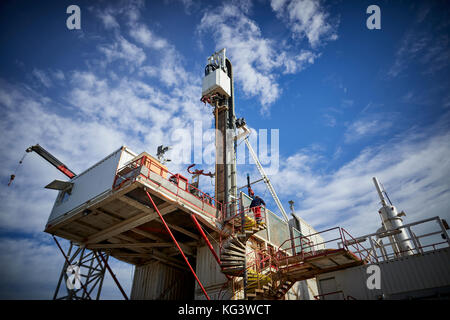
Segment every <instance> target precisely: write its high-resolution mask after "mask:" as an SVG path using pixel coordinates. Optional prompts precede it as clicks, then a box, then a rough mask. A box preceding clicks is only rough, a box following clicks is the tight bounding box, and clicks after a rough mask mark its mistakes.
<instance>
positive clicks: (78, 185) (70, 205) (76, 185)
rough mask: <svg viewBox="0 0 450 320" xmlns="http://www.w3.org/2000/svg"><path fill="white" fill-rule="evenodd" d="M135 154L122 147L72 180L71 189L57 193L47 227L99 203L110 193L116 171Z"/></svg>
mask: <svg viewBox="0 0 450 320" xmlns="http://www.w3.org/2000/svg"><path fill="white" fill-rule="evenodd" d="M134 157H136V154H135V153H134V152H132V151H131V150H129V149H128V148H127V147H125V146H122V147H120V148H119V149H118V150H116V151H114V152H113V153H111V154H110V155H109V156H107V157H106V158H104V159H103V160H101V161H99V162H97V163H96V164H94V165H93V166H92V167H90V168H89V169H87V170H85V171H84V172H82V173H80V174H79V175H77V176H75V177H74V178H72V179H71V180H70V181H69V182H70V183H71V184H72V187H71V188H70V189H68V190H65V191H59V193H58V196H57V197H56V200H55V203H54V205H53V209H52V211H51V213H50V217H49V218H48V222H47V227H46V229H47V228H48V227H50V226H51V225H54V224H56V223H59V222H60V221H62V220H65V219H67V218H70V217H71V216H72V215H73V214H75V213H76V212H78V211H79V209H80V208H81V207H82V206H83V205H85V204H87V203H88V202H89V203H92V202H95V201H97V200H98V201H99V200H101V199H103V198H104V197H106V196H107V195H108V194H109V193H110V192H111V191H112V186H113V183H114V178H115V176H116V172H117V169H119V168H121V167H123V166H124V165H125V164H126V163H127V162H129V161H131V160H132V159H133V158H134Z"/></svg>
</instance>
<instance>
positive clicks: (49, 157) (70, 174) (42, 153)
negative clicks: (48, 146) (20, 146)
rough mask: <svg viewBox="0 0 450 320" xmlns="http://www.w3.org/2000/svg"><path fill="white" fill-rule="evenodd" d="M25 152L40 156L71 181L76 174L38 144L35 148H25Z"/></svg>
mask: <svg viewBox="0 0 450 320" xmlns="http://www.w3.org/2000/svg"><path fill="white" fill-rule="evenodd" d="M25 151H26V152H32V151H34V152H36V153H37V154H38V155H40V156H41V157H42V158H44V159H45V160H47V161H48V162H50V164H52V165H53V166H54V167H55V168H56V169H58V170H59V171H61V172H62V173H64V174H65V175H66V176H67V177H69V178H70V179H72V178H73V177H75V176H76V174H75V173H74V172H73V171H72V170H70V169H69V168H67V167H66V165H65V164H64V163H62V162H61V161H59V160H58V159H56V158H55V157H54V156H53V155H52V154H51V153H50V152H48V151H47V150H45V149H44V148H42V147H41V146H40V145H39V144H37V145H35V146H31V147H29V148H27V150H25Z"/></svg>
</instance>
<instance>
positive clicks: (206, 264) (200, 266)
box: [195, 241, 227, 299]
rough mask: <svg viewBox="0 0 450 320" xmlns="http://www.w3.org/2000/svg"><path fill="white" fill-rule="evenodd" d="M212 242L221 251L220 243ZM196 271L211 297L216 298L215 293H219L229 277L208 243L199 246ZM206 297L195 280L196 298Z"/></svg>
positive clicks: (216, 249) (215, 248)
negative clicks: (222, 269)
mask: <svg viewBox="0 0 450 320" xmlns="http://www.w3.org/2000/svg"><path fill="white" fill-rule="evenodd" d="M211 244H212V245H213V247H214V250H215V251H216V252H219V250H218V244H217V243H215V242H214V241H213V242H212V243H211ZM195 272H196V273H197V276H198V278H199V279H200V282H201V283H202V285H203V287H204V288H205V290H206V292H207V293H208V295H209V296H210V298H211V299H216V297H214V295H217V294H218V293H219V291H220V288H221V287H222V286H223V284H224V283H226V282H227V278H226V277H225V275H224V274H223V273H222V271H221V269H220V266H219V264H218V263H217V261H216V259H214V256H213V255H212V253H211V251H210V250H209V248H208V247H207V246H206V245H205V246H201V247H197V264H196V268H195ZM204 298H205V297H204V294H203V292H202V291H201V289H200V287H199V285H198V283H197V282H195V299H204Z"/></svg>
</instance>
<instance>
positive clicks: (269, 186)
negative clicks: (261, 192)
mask: <svg viewBox="0 0 450 320" xmlns="http://www.w3.org/2000/svg"><path fill="white" fill-rule="evenodd" d="M236 127H237V128H238V129H242V130H243V132H242V133H240V134H238V135H237V136H236V140H239V139H241V138H244V142H245V144H246V145H247V148H248V151H249V152H250V155H251V156H252V158H253V161H255V164H256V168H257V169H258V171H259V174H260V175H261V177H262V179H263V181H264V183H265V184H266V186H267V189H268V190H269V192H270V194H271V195H272V198H273V200H274V201H275V203H276V204H277V207H278V209H279V210H280V212H281V214H282V215H283V218H284V220H286V222H288V223H289V217H288V215H287V213H286V210H284V208H283V205H282V204H281V201H280V199H279V198H278V196H277V193H276V192H275V189H274V187H273V186H272V183H271V182H270V179H269V177H268V176H267V174H266V172H265V171H264V168H263V166H262V165H261V163H260V162H259V159H258V156H257V155H256V153H255V151H254V150H253V148H252V145H251V144H250V142H249V141H248V137H249V135H250V129H248V128H247V125H246V123H245V120H244V119H243V118H241V119H238V120H237V121H236ZM247 186H248V188H249V192H250V183H249V178H248V177H247Z"/></svg>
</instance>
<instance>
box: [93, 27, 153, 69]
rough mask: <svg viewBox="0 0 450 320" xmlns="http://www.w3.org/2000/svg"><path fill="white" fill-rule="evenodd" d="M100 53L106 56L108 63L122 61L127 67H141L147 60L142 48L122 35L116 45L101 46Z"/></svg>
mask: <svg viewBox="0 0 450 320" xmlns="http://www.w3.org/2000/svg"><path fill="white" fill-rule="evenodd" d="M99 51H100V52H102V53H103V54H104V55H105V58H106V60H107V62H108V63H111V62H114V61H116V60H118V59H120V60H123V61H125V62H126V64H127V65H132V66H135V67H139V66H141V65H142V63H143V62H144V61H145V59H146V55H145V53H144V50H142V48H140V47H138V46H136V45H135V44H133V43H131V42H129V41H128V40H127V39H125V38H124V37H122V36H120V35H119V36H118V37H117V39H116V41H115V42H114V43H112V44H107V45H100V46H99ZM132 70H134V69H132Z"/></svg>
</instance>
